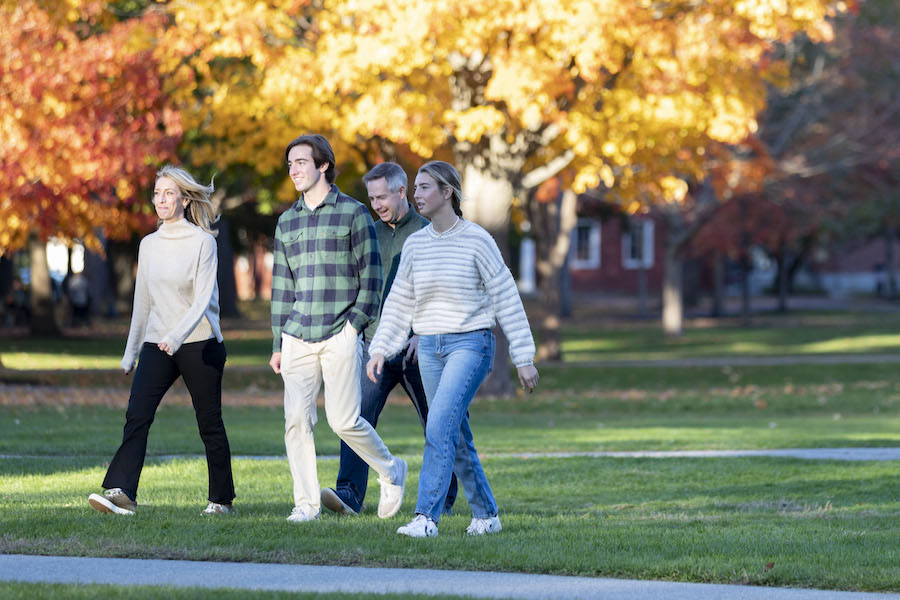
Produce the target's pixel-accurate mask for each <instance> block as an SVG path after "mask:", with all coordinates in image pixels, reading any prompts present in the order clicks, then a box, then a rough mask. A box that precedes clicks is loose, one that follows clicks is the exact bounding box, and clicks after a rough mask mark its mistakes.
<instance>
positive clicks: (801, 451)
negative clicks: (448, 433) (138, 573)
mask: <svg viewBox="0 0 900 600" xmlns="http://www.w3.org/2000/svg"><path fill="white" fill-rule="evenodd" d="M480 456H481V457H482V458H523V459H529V458H572V457H580V456H585V457H588V458H734V457H741V456H772V457H779V458H802V459H806V460H849V461H862V460H900V448H774V449H768V450H635V451H631V452H627V451H619V452H613V451H611V452H497V453H488V454H480ZM22 458H28V459H35V458H46V459H62V458H70V457H68V456H47V455H39V454H0V460H3V459H22ZM81 458H83V457H81ZM147 458H148V459H156V460H174V459H177V458H205V455H203V454H163V455H160V456H148V457H147ZM231 458H232V459H234V460H287V457H286V456H284V455H281V456H279V455H270V454H267V455H234V456H232V457H231ZM317 458H318V459H319V460H339V459H340V456H338V455H337V454H323V455H321V456H318V457H317Z"/></svg>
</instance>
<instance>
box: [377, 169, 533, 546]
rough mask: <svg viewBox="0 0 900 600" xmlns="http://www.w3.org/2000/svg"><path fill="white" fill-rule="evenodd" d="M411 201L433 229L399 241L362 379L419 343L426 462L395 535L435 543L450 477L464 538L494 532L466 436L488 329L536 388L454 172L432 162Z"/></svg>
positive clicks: (526, 336)
mask: <svg viewBox="0 0 900 600" xmlns="http://www.w3.org/2000/svg"><path fill="white" fill-rule="evenodd" d="M413 199H414V200H415V202H416V206H417V207H418V209H419V212H420V213H421V214H422V215H423V216H425V217H428V218H429V219H431V225H429V226H428V227H426V228H424V229H421V230H419V231H417V232H416V233H414V234H412V235H410V236H409V238H407V240H406V243H405V244H404V245H403V254H402V255H401V256H400V266H399V267H398V269H397V276H396V277H395V278H394V284H393V286H392V287H391V292H390V294H389V295H388V298H387V301H386V302H385V305H384V309H383V310H382V311H381V320H380V322H379V324H378V331H376V332H375V337H374V339H373V340H372V344H371V346H370V347H369V354H370V356H371V358H370V359H369V363H368V365H367V366H366V371H367V374H368V376H369V379H371V380H372V381H377V378H378V376H379V375H380V374H381V373H382V372H383V370H384V365H385V361H386V360H388V359H390V358H391V357H393V356H395V355H396V354H397V353H398V352H400V351H401V350H402V349H403V347H404V346H405V345H406V343H407V338H408V337H409V331H410V328H411V329H412V330H413V331H414V332H415V333H416V334H418V336H419V352H418V354H419V371H420V373H421V375H422V384H423V385H424V387H425V394H426V395H427V397H428V423H427V425H426V427H425V452H424V456H423V457H422V470H421V472H420V473H419V496H418V499H417V500H416V517H415V518H414V519H413V520H412V521H411V522H410V523H409V524H407V525H404V526H403V527H400V528H399V529H398V530H397V533H399V534H402V535H408V536H410V537H433V536H436V535H437V534H438V528H437V524H438V521H439V520H440V518H441V510H442V507H443V505H444V498H445V496H446V495H447V490H448V488H449V487H450V478H451V475H452V474H453V473H454V472H455V473H456V476H457V477H458V478H459V481H460V482H461V483H462V485H463V489H464V490H465V493H466V499H467V500H468V501H469V506H470V507H471V509H472V516H473V518H472V522H471V523H470V524H469V527H468V528H467V529H466V533H468V534H469V535H484V534H486V533H497V532H498V531H500V528H501V527H500V518H499V516H498V511H497V503H496V501H495V500H494V494H493V492H492V491H491V487H490V486H489V485H488V481H487V477H485V474H484V469H483V468H482V466H481V461H480V460H479V459H478V451H477V450H476V449H475V443H474V440H473V439H472V429H471V428H470V427H469V412H468V411H469V405H470V404H471V403H472V400H473V399H474V398H475V394H476V393H477V392H478V388H479V387H481V384H482V382H483V381H484V380H485V378H486V377H487V375H488V373H490V371H491V368H492V366H493V363H494V334H493V333H491V328H492V327H493V326H494V323H495V319H496V321H499V322H500V327H501V328H502V329H503V333H504V334H506V337H507V338H508V339H509V354H510V357H511V358H512V361H513V364H515V365H516V369H517V371H518V375H519V382H520V383H521V385H522V388H523V389H527V390H528V391H531V390H532V389H534V386H535V385H536V384H537V381H538V372H537V369H535V367H534V339H533V338H532V335H531V328H530V327H529V325H528V318H527V317H526V315H525V309H524V307H523V306H522V299H521V298H520V297H519V291H518V289H517V288H516V282H515V280H514V279H513V276H512V274H511V273H510V272H509V269H508V268H507V267H506V264H505V263H504V262H503V257H502V256H501V255H500V250H499V249H498V248H497V243H496V242H495V241H494V238H492V237H491V236H490V234H489V233H488V232H487V231H485V230H484V229H482V228H481V227H479V226H478V225H476V224H475V223H472V222H470V221H465V220H463V218H462V209H461V208H460V202H461V200H462V185H461V182H460V177H459V173H458V172H457V171H456V169H454V168H453V166H451V165H449V164H447V163H445V162H441V161H432V162H429V163H426V164H425V165H423V166H422V168H420V169H419V173H418V175H416V187H415V193H414V195H413Z"/></svg>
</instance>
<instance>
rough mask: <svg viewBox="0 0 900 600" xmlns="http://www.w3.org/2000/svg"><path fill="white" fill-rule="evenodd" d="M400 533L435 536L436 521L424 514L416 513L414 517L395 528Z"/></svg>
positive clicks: (421, 536)
mask: <svg viewBox="0 0 900 600" xmlns="http://www.w3.org/2000/svg"><path fill="white" fill-rule="evenodd" d="M397 533H399V534H400V535H408V536H409V537H414V538H423V537H437V534H438V528H437V523H435V522H434V521H432V520H431V519H429V518H428V517H426V516H425V515H416V518H415V519H413V520H412V521H410V522H409V523H407V524H406V525H404V526H403V527H400V528H399V529H397Z"/></svg>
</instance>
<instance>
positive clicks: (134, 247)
mask: <svg viewBox="0 0 900 600" xmlns="http://www.w3.org/2000/svg"><path fill="white" fill-rule="evenodd" d="M106 254H107V260H109V262H110V265H111V267H112V272H113V289H114V291H115V304H114V307H115V312H116V314H120V315H130V314H131V303H132V302H133V301H134V277H135V267H136V266H137V254H138V242H137V239H135V238H133V239H131V240H129V241H122V242H120V241H114V240H110V241H109V242H108V244H107V247H106Z"/></svg>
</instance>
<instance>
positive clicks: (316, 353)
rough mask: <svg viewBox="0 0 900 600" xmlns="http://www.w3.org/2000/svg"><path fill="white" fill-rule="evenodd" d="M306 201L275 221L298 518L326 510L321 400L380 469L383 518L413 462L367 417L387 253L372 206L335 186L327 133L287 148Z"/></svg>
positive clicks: (280, 367)
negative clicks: (369, 349) (367, 383)
mask: <svg viewBox="0 0 900 600" xmlns="http://www.w3.org/2000/svg"><path fill="white" fill-rule="evenodd" d="M285 158H286V159H287V165H288V171H289V174H290V177H291V180H292V181H293V182H294V187H295V188H296V189H297V191H298V192H300V199H299V200H297V202H295V203H294V204H293V205H291V207H290V208H289V209H288V210H286V211H285V212H284V214H282V215H281V217H280V218H279V219H278V225H277V226H276V227H275V264H274V266H273V270H272V333H273V334H274V340H273V346H272V358H271V359H270V360H269V364H270V365H271V366H272V370H273V371H275V372H276V373H280V374H281V376H282V378H283V379H284V420H285V427H284V444H285V447H286V449H287V456H288V464H289V465H290V468H291V475H292V477H293V479H294V509H293V511H292V512H291V515H290V516H289V517H288V521H291V522H303V521H310V520H313V519H316V518H318V516H319V513H320V498H319V481H318V476H317V473H316V448H315V443H314V441H313V426H314V425H315V424H316V398H317V396H318V395H319V389H320V387H321V386H322V384H323V383H324V385H325V415H326V418H327V419H328V424H329V425H330V426H331V428H332V429H333V430H334V432H335V433H336V434H337V435H338V436H339V437H340V438H341V440H343V441H344V442H345V443H346V444H347V445H348V446H350V448H352V449H353V451H354V452H356V454H357V455H359V457H360V458H362V459H363V460H364V461H366V463H368V465H369V466H370V467H371V468H372V469H374V470H375V471H376V472H377V473H378V474H379V476H380V477H379V479H378V481H379V483H380V484H381V499H380V502H379V504H378V516H379V517H381V518H383V519H386V518H389V517H392V516H394V515H395V514H396V513H397V511H398V510H400V504H401V503H402V502H403V492H404V488H405V486H406V472H407V465H406V461H404V460H403V459H402V458H400V457H395V456H393V455H392V454H391V453H390V451H389V450H388V449H387V447H386V446H385V445H384V442H382V441H381V438H380V437H379V436H378V434H377V433H375V429H374V428H373V427H372V426H371V425H370V424H369V423H367V422H366V421H365V420H364V419H363V418H362V417H360V414H359V410H360V394H361V392H360V369H361V357H362V341H361V340H360V337H359V333H360V332H361V331H362V330H364V329H365V328H366V326H367V325H368V324H369V323H370V322H371V321H373V320H374V319H375V318H376V317H377V315H378V307H379V301H380V292H381V257H380V254H379V251H378V242H377V239H376V236H375V226H374V222H373V221H372V217H371V216H370V215H369V211H368V209H367V208H366V207H365V206H364V205H363V204H361V203H359V202H357V201H356V200H354V199H353V198H351V197H349V196H347V195H345V194H342V193H341V191H340V190H339V189H338V187H337V186H336V185H334V175H335V168H334V151H333V150H332V149H331V145H330V144H329V143H328V140H326V139H325V138H324V137H322V136H321V135H303V136H300V137H299V138H297V139H295V140H294V141H292V142H291V143H290V144H288V147H287V149H286V150H285Z"/></svg>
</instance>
